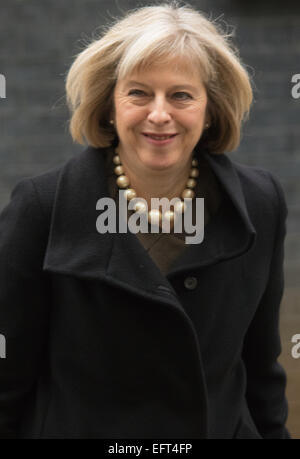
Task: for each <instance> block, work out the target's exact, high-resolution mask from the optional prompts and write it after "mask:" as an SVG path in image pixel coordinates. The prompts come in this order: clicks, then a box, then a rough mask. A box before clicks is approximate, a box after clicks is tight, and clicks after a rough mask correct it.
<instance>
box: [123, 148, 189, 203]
mask: <svg viewBox="0 0 300 459" xmlns="http://www.w3.org/2000/svg"><path fill="white" fill-rule="evenodd" d="M120 158H121V163H122V166H123V169H124V172H125V174H126V175H127V177H128V178H129V181H130V188H133V189H134V190H135V191H136V194H137V197H139V198H143V199H145V200H146V201H147V205H148V209H150V208H151V198H163V197H165V198H168V199H169V200H171V199H172V198H175V197H180V196H181V193H182V192H183V190H184V189H185V188H186V182H187V180H188V178H189V173H190V169H191V162H188V163H187V164H183V165H182V167H181V168H176V169H175V170H174V171H172V172H171V171H170V170H151V169H150V170H148V169H145V168H143V167H139V166H138V165H137V164H136V163H135V164H134V162H133V163H130V164H128V163H127V162H126V158H123V156H121V155H120Z"/></svg>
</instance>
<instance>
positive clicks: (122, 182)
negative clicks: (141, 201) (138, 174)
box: [117, 175, 129, 188]
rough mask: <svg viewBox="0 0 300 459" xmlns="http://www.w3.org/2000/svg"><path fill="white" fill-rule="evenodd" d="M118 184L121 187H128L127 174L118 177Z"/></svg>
mask: <svg viewBox="0 0 300 459" xmlns="http://www.w3.org/2000/svg"><path fill="white" fill-rule="evenodd" d="M117 184H118V185H119V187H120V188H126V187H128V185H129V178H128V177H127V176H126V175H120V176H119V177H118V178H117Z"/></svg>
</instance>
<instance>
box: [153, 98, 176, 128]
mask: <svg viewBox="0 0 300 459" xmlns="http://www.w3.org/2000/svg"><path fill="white" fill-rule="evenodd" d="M170 119H171V115H170V107H169V104H168V101H167V100H166V99H165V98H164V97H157V98H155V100H153V101H152V102H151V104H150V110H149V114H148V120H149V121H152V122H153V123H163V122H165V121H169V120H170Z"/></svg>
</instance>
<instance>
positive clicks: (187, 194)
mask: <svg viewBox="0 0 300 459" xmlns="http://www.w3.org/2000/svg"><path fill="white" fill-rule="evenodd" d="M181 197H182V198H183V199H184V198H192V199H193V198H194V197H195V192H194V191H193V190H190V189H189V188H186V189H185V190H183V192H182V195H181Z"/></svg>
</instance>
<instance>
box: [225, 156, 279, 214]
mask: <svg viewBox="0 0 300 459" xmlns="http://www.w3.org/2000/svg"><path fill="white" fill-rule="evenodd" d="M231 163H232V165H233V167H234V169H235V170H236V172H237V174H238V177H239V181H240V184H241V187H242V189H243V192H244V195H245V198H246V200H247V202H248V203H251V202H252V204H253V205H254V206H258V207H260V208H261V210H262V211H264V212H271V213H273V212H274V213H275V214H276V215H277V216H278V213H279V214H281V216H282V218H283V220H284V219H285V218H286V216H287V213H288V207H287V201H286V197H285V191H284V187H283V185H282V183H281V179H280V178H279V176H278V175H277V174H276V173H274V172H273V171H270V170H269V169H266V168H264V167H261V166H253V165H247V164H242V163H240V162H238V161H233V160H231Z"/></svg>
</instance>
